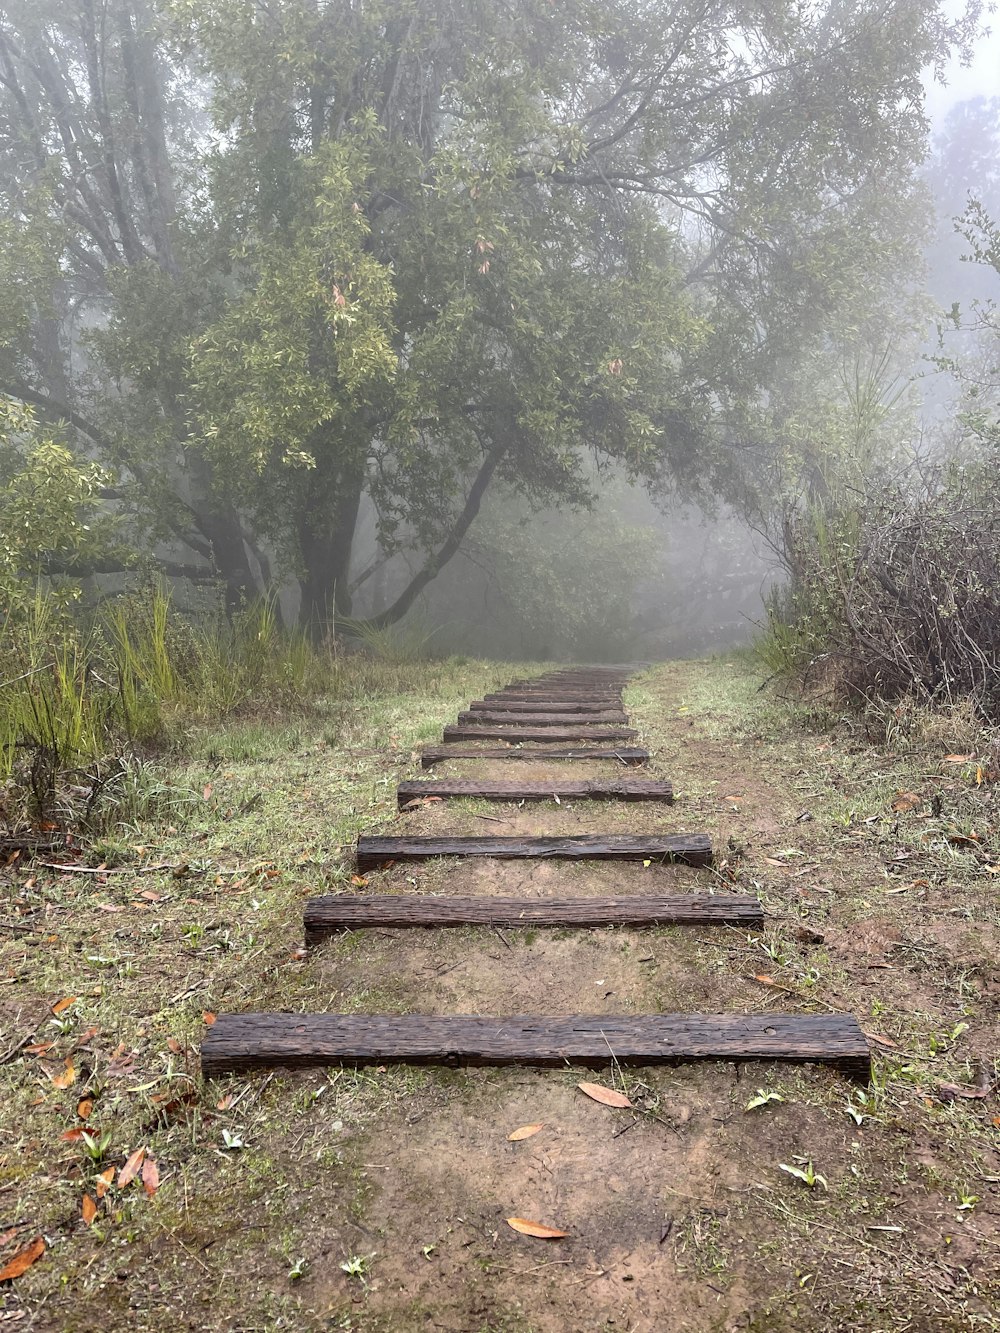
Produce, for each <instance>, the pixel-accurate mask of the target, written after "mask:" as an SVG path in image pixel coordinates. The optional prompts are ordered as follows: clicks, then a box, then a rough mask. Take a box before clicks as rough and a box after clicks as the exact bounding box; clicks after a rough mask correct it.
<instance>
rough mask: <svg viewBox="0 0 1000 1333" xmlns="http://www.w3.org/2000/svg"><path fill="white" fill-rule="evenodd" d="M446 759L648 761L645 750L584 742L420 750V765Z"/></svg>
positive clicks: (638, 764)
mask: <svg viewBox="0 0 1000 1333" xmlns="http://www.w3.org/2000/svg"><path fill="white" fill-rule="evenodd" d="M545 739H546V740H548V739H549V736H548V735H546V737H545ZM447 759H531V760H534V761H535V762H536V763H537V762H538V761H539V760H549V759H558V760H564V759H566V760H572V759H583V760H587V761H591V762H597V761H599V760H607V759H610V760H611V761H612V762H615V763H619V764H625V765H626V766H627V767H628V768H639V767H641V766H642V765H643V764H648V763H649V751H648V750H642V749H627V748H626V747H625V746H619V747H618V748H617V749H614V748H610V749H608V748H601V747H600V746H593V747H587V746H585V745H584V746H578V747H576V748H574V749H568V750H567V749H564V748H563V747H554V748H552V749H545V750H543V749H528V750H525V749H522V748H521V747H519V746H515V745H503V746H492V747H483V748H479V749H474V748H473V747H472V746H466V747H463V746H460V745H446V746H440V745H429V746H427V748H426V749H424V750H423V751H422V752H421V755H420V766H421V768H433V767H434V765H435V764H443V763H444V762H445V760H447Z"/></svg>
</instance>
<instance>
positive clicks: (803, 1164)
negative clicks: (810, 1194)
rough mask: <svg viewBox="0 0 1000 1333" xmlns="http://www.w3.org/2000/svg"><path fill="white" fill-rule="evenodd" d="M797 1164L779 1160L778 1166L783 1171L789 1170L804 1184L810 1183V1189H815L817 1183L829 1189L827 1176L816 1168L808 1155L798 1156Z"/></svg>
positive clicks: (789, 1172)
mask: <svg viewBox="0 0 1000 1333" xmlns="http://www.w3.org/2000/svg"><path fill="white" fill-rule="evenodd" d="M795 1161H796V1162H797V1163H798V1165H797V1166H789V1164H788V1163H787V1162H779V1163H778V1166H779V1168H780V1169H781V1170H782V1171H787V1172H788V1174H789V1175H790V1176H794V1177H795V1179H796V1180H801V1181H802V1183H803V1185H808V1186H809V1188H810V1189H815V1188H816V1186H817V1185H820V1186H822V1188H823V1189H829V1186H828V1185H827V1183H826V1176H821V1175H820V1173H819V1172H818V1171H817V1170H816V1169H815V1167H814V1166H813V1164H812V1162H811V1161H810V1160H809V1159H808V1158H806V1157H796V1158H795Z"/></svg>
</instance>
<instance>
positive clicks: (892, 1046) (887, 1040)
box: [865, 1032, 899, 1051]
mask: <svg viewBox="0 0 1000 1333" xmlns="http://www.w3.org/2000/svg"><path fill="white" fill-rule="evenodd" d="M865 1036H866V1037H867V1038H868V1040H869V1041H873V1042H875V1043H876V1045H878V1046H885V1047H886V1048H887V1049H888V1050H890V1051H895V1050H898V1049H899V1048H898V1047H897V1045H896V1043H895V1042H894V1041H893V1040H892V1038H891V1037H883V1036H880V1034H879V1033H877V1032H866V1033H865Z"/></svg>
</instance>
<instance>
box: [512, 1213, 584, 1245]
mask: <svg viewBox="0 0 1000 1333" xmlns="http://www.w3.org/2000/svg"><path fill="white" fill-rule="evenodd" d="M507 1225H508V1226H509V1227H513V1228H514V1230H515V1231H520V1233H521V1235H522V1236H537V1237H538V1239H539V1240H560V1239H561V1238H562V1237H563V1236H568V1235H569V1232H568V1231H560V1230H559V1228H558V1227H548V1226H546V1225H545V1223H544V1222H529V1221H528V1219H527V1218H526V1217H508V1218H507Z"/></svg>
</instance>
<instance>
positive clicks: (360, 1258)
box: [340, 1254, 372, 1282]
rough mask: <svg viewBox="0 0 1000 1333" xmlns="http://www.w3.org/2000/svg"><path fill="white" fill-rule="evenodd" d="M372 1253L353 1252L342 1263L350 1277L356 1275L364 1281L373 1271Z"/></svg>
mask: <svg viewBox="0 0 1000 1333" xmlns="http://www.w3.org/2000/svg"><path fill="white" fill-rule="evenodd" d="M371 1262H372V1255H370V1254H352V1255H351V1256H350V1258H348V1259H345V1260H344V1262H343V1263H342V1264H341V1265H340V1266H341V1268H342V1269H343V1270H344V1272H345V1273H346V1274H347V1276H348V1277H356V1278H357V1279H358V1280H359V1281H360V1282H363V1281H364V1280H365V1278H366V1277H367V1276H368V1274H369V1272H370V1271H371Z"/></svg>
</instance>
